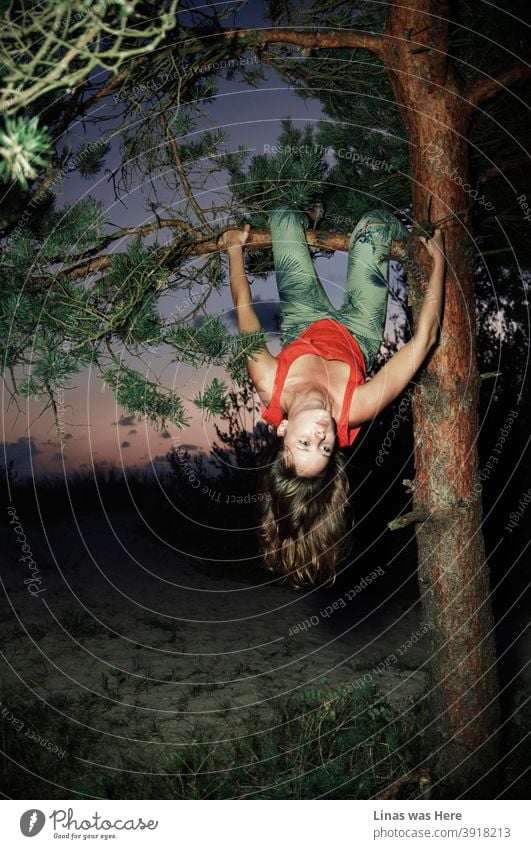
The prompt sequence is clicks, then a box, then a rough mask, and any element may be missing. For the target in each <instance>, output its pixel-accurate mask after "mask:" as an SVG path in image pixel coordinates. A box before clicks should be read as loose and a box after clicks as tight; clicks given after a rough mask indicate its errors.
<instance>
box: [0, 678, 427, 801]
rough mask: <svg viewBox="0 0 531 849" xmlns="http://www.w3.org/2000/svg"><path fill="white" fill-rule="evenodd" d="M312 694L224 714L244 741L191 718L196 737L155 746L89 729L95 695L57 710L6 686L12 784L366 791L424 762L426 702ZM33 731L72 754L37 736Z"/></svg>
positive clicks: (173, 792) (205, 792)
mask: <svg viewBox="0 0 531 849" xmlns="http://www.w3.org/2000/svg"><path fill="white" fill-rule="evenodd" d="M302 695H303V698H301V694H299V695H298V697H297V698H295V697H294V696H293V697H289V698H284V699H282V700H277V701H276V702H275V703H274V704H273V705H272V706H271V711H272V715H271V711H270V714H269V718H268V721H267V722H264V717H263V716H261V715H260V711H259V710H250V711H248V712H247V714H246V715H245V716H244V717H239V721H241V723H242V724H241V725H239V726H238V727H236V726H235V725H233V726H231V725H230V724H229V723H230V717H227V718H226V719H225V721H224V722H222V721H221V717H220V716H219V715H218V717H217V719H218V727H217V728H216V731H217V736H218V737H219V738H230V737H233V738H237V739H233V740H227V741H226V742H219V741H218V742H215V741H214V738H213V736H212V735H213V732H212V726H211V727H210V731H209V733H208V734H207V732H206V731H205V728H204V727H202V726H201V725H200V724H199V723H197V722H196V723H194V724H190V726H189V735H188V737H187V738H186V739H187V740H189V743H188V744H184V745H183V744H181V746H177V747H176V745H175V744H174V745H173V746H168V747H166V746H162V747H161V746H151V747H150V746H149V745H146V744H144V743H141V744H138V743H137V744H134V743H131V742H130V741H129V740H127V739H125V740H124V741H119V740H117V739H116V738H113V737H109V736H108V735H106V734H101V733H99V732H98V731H96V730H92V729H91V728H90V727H87V726H90V725H94V724H95V720H94V717H95V715H96V711H95V706H96V705H97V700H96V699H95V700H94V702H93V703H92V704H89V703H88V702H87V700H84V702H83V703H79V702H76V703H74V702H73V701H68V700H67V699H66V698H65V697H61V698H60V699H59V698H56V699H55V700H51V702H50V706H47V705H46V704H44V703H43V702H40V701H38V700H28V698H27V695H26V696H25V695H23V694H22V693H19V694H18V695H17V694H14V693H11V694H7V693H4V694H3V695H2V698H1V701H2V708H3V709H7V710H8V711H9V713H5V714H4V715H3V717H2V722H1V724H0V730H1V734H2V749H3V753H4V757H3V764H2V784H3V787H4V792H6V793H8V794H9V796H10V797H11V798H20V799H22V798H44V799H47V798H64V797H65V795H67V796H69V797H73V798H86V797H96V798H105V799H244V798H249V799H316V798H329V799H366V798H370V797H371V796H373V795H375V794H377V793H378V791H379V790H380V789H382V788H384V787H386V786H387V785H389V784H390V783H391V782H392V781H394V780H395V779H397V778H399V777H400V776H402V775H404V774H405V773H407V772H408V771H409V770H411V769H413V768H415V767H416V766H417V765H418V764H419V762H420V761H421V760H422V755H423V753H422V729H423V728H424V727H425V724H426V716H425V712H424V708H423V706H422V703H419V704H418V705H417V706H415V707H414V708H413V709H412V710H410V711H409V712H408V713H406V714H399V713H397V712H396V711H394V710H393V708H392V707H391V706H390V705H389V703H388V702H387V701H385V700H384V699H382V698H381V697H380V696H379V694H378V691H377V690H376V688H375V687H373V686H367V687H364V688H360V689H359V690H357V691H355V692H352V693H347V694H344V695H334V694H330V695H329V696H328V697H326V700H324V701H323V700H321V701H316V698H315V695H314V694H313V693H311V692H310V693H309V694H308V696H307V698H306V699H305V698H304V694H302ZM54 707H55V708H57V709H58V710H54V709H53V708H54ZM59 711H60V712H59ZM11 715H12V716H14V717H16V718H17V720H18V723H19V724H20V722H22V723H23V725H24V728H23V729H22V730H19V729H18V728H17V727H16V725H15V723H14V722H13V720H11V719H10V718H9V717H10V716H11ZM71 716H73V717H75V718H76V719H77V720H78V723H81V724H78V723H75V722H73V721H72V720H71V719H70V718H69V717H71ZM100 721H101V720H100ZM183 721H184V722H190V721H189V720H183ZM83 723H86V725H85V724H83ZM150 725H156V720H155V722H154V721H153V718H150V719H146V720H145V727H144V728H142V729H140V728H135V729H132V728H131V729H129V728H126V729H123V730H122V729H120V730H121V731H122V733H123V734H124V737H125V738H127V737H128V736H131V737H136V738H137V739H146V740H149V739H153V737H152V735H151V734H150V733H149V731H148V726H150ZM266 725H267V726H269V727H268V728H266V730H264V732H263V733H257V731H256V729H260V728H265V726H266ZM101 727H102V728H103V727H104V726H101ZM26 728H31V729H33V730H34V731H35V732H36V733H38V734H39V735H40V736H41V737H46V738H48V740H50V741H53V743H54V744H55V745H56V746H58V747H59V749H60V750H64V752H65V755H64V756H63V757H58V755H57V754H52V753H51V751H49V750H48V749H47V748H45V747H43V746H42V745H40V744H39V743H38V742H35V740H33V739H28V737H27V736H26V733H25V729H26ZM105 730H107V731H109V732H114V733H117V730H118V729H117V728H108V729H105ZM179 739H183V738H182V737H181V738H179ZM176 741H177V738H175V742H176ZM168 752H172V754H168ZM87 761H92V762H93V763H92V764H89V763H87ZM97 764H105V766H104V767H103V766H98V765H97ZM65 791H66V793H65ZM408 792H409V793H410V794H412V795H414V792H415V790H414V788H413V790H409V791H407V790H406V791H405V794H404V798H407V797H408Z"/></svg>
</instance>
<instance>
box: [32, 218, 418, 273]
mask: <svg viewBox="0 0 531 849" xmlns="http://www.w3.org/2000/svg"><path fill="white" fill-rule="evenodd" d="M161 225H162V226H163V227H175V226H178V225H177V224H175V223H173V222H172V219H161ZM149 228H151V230H150V229H149ZM124 229H125V230H127V235H137V234H140V235H142V234H144V233H147V232H152V231H153V230H156V229H158V227H157V226H156V225H150V224H144V225H142V226H141V227H127V228H124ZM191 229H193V228H191ZM229 229H231V227H225V228H224V230H229ZM222 232H223V231H222ZM305 233H306V241H307V243H308V244H309V245H310V247H312V248H322V249H323V250H327V251H347V250H348V244H349V239H350V234H348V233H337V232H327V231H325V230H311V229H308V230H306V231H305ZM115 236H116V234H115ZM115 236H114V237H113V238H115ZM271 244H272V240H271V230H266V229H256V230H252V231H251V233H250V234H249V239H248V241H247V243H246V245H245V247H246V249H250V250H252V251H256V250H263V249H264V248H269V247H271ZM219 251H220V247H219V245H218V243H217V240H215V239H208V240H205V238H204V237H203V238H202V239H200V240H198V241H196V242H193V243H192V244H189V245H186V244H183V246H182V250H181V251H180V256H181V257H188V256H206V255H208V254H214V253H218V252H219ZM403 252H404V244H403V243H402V242H393V243H392V245H391V256H392V257H396V258H397V259H399V257H400V256H402V255H403ZM112 256H116V254H113V255H111V254H105V255H103V256H97V257H94V258H93V259H91V260H89V262H79V263H76V264H75V265H73V266H71V267H70V268H68V269H66V270H64V271H63V272H62V273H63V274H64V275H65V276H66V277H68V278H69V279H70V280H76V279H79V278H81V277H87V276H88V275H90V274H96V273H98V272H100V271H105V270H106V269H107V268H110V266H111V259H112ZM34 279H35V278H34Z"/></svg>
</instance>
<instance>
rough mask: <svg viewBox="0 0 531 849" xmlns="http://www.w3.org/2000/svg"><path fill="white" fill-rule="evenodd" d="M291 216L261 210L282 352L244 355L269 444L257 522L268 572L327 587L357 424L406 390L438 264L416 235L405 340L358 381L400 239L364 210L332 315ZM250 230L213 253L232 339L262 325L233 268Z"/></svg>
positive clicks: (344, 540) (228, 236)
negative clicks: (220, 255)
mask: <svg viewBox="0 0 531 849" xmlns="http://www.w3.org/2000/svg"><path fill="white" fill-rule="evenodd" d="M307 224H308V221H307V218H306V216H305V214H304V213H302V212H300V211H298V210H292V209H286V208H277V209H275V210H273V211H272V212H271V213H270V227H271V235H272V241H273V258H274V264H275V274H276V279H277V285H278V292H279V296H280V306H281V341H282V350H281V352H280V354H279V355H278V356H277V357H275V356H273V355H272V354H271V353H270V351H269V350H268V348H267V347H264V348H262V349H261V350H260V351H259V352H258V353H255V354H253V357H252V358H248V360H247V368H248V371H249V375H250V377H251V380H252V382H253V384H254V386H255V388H256V391H257V392H258V395H259V396H260V399H261V401H262V403H263V405H264V406H263V410H262V415H263V418H264V419H265V420H266V421H267V422H269V423H270V425H272V426H273V427H274V428H275V432H276V437H275V438H274V441H273V443H272V445H271V448H270V450H269V451H268V456H267V458H266V462H265V472H264V488H266V489H267V491H268V492H269V495H270V498H269V499H267V500H266V501H265V502H264V503H265V505H266V506H265V508H264V514H263V517H262V535H261V536H262V546H263V553H264V559H265V565H266V568H267V569H269V570H270V571H274V572H276V573H280V574H282V575H283V576H284V578H285V579H286V580H287V581H288V582H289V583H290V584H291V585H292V586H302V585H304V584H320V583H322V582H323V581H329V580H332V581H333V580H334V577H335V574H336V569H337V566H338V564H339V563H340V561H341V559H342V558H343V557H344V556H345V555H346V553H347V551H348V545H349V533H350V529H351V522H350V520H349V488H348V481H347V475H346V471H345V461H344V458H343V456H342V454H341V453H340V451H338V449H339V448H344V447H346V446H348V445H352V443H353V442H354V440H355V439H356V437H357V435H358V433H359V431H360V427H361V425H362V424H363V422H366V421H369V420H370V419H373V418H374V417H375V416H377V415H378V413H379V412H380V411H381V410H383V408H384V407H386V406H387V404H390V403H391V402H392V401H393V400H394V399H395V398H396V397H397V396H398V395H399V394H400V393H401V392H402V391H403V389H404V388H405V387H406V386H407V384H408V383H409V381H410V380H411V379H412V377H413V376H414V374H415V373H416V371H417V370H418V369H419V368H420V366H421V365H422V363H423V362H424V360H425V359H426V356H427V355H428V353H429V351H430V350H431V349H432V348H433V346H434V345H435V344H436V341H437V335H438V330H439V326H440V322H441V317H442V309H443V289H444V273H445V259H444V254H443V238H442V234H441V232H440V231H439V230H436V231H435V234H434V236H433V238H431V239H425V238H423V237H420V238H421V241H422V243H423V245H424V246H425V248H426V249H427V251H428V253H429V254H430V257H431V259H432V270H431V275H430V278H429V282H428V285H427V288H426V291H425V296H424V301H423V304H422V307H421V309H420V312H419V316H418V321H417V327H416V330H415V334H414V336H413V337H412V339H410V341H409V342H408V343H407V344H406V345H404V346H403V347H402V348H401V349H400V350H399V351H398V353H396V354H395V355H394V356H393V357H392V358H391V359H390V360H389V361H388V362H387V363H386V365H385V366H383V368H381V369H380V370H379V372H378V373H377V374H376V376H375V377H373V378H372V379H371V380H369V381H367V382H366V381H365V378H366V374H367V372H368V371H369V369H370V368H371V366H372V364H373V361H374V358H375V356H376V354H377V353H378V349H379V347H380V345H381V342H382V337H383V331H384V326H385V317H386V310H387V298H388V271H389V254H390V249H391V243H392V242H393V241H404V240H406V239H408V238H409V233H408V231H407V230H406V229H405V228H404V227H403V225H402V224H400V222H399V221H398V220H397V219H396V218H395V217H394V216H393V215H391V214H390V213H388V212H385V211H374V212H369V213H367V214H366V215H365V216H364V217H363V218H362V219H361V221H359V222H358V224H357V225H356V228H355V229H354V231H353V233H352V235H351V237H350V244H349V257H348V271H347V282H346V286H345V298H344V302H343V306H342V307H341V309H335V308H334V307H333V306H332V304H331V303H330V301H329V299H328V297H327V295H326V293H325V291H324V289H323V287H322V285H321V281H320V280H319V278H318V276H317V273H316V271H315V268H314V266H313V262H312V258H311V255H310V252H309V249H308V245H307V242H306V236H305V232H304V227H305V225H306V226H307ZM248 235H249V226H248V225H247V226H246V227H245V228H243V229H241V230H228V231H226V232H225V233H224V234H223V236H222V237H221V238H220V246H221V247H222V248H226V250H227V253H228V256H229V268H230V281H231V292H232V298H233V301H234V306H235V309H236V313H237V318H238V327H239V330H240V331H241V332H244V331H247V332H253V331H257V330H260V329H261V328H260V322H259V320H258V317H257V315H256V312H255V310H254V308H253V303H252V296H251V291H250V287H249V282H248V280H247V276H246V273H245V269H244V264H243V247H244V245H245V243H246V241H247V239H248Z"/></svg>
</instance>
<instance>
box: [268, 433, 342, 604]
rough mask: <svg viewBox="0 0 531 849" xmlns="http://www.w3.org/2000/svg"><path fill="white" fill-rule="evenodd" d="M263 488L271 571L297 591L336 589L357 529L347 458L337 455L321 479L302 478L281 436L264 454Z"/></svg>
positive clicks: (335, 453)
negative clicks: (288, 461) (353, 530)
mask: <svg viewBox="0 0 531 849" xmlns="http://www.w3.org/2000/svg"><path fill="white" fill-rule="evenodd" d="M262 485H263V487H264V490H265V491H266V492H267V493H268V498H267V499H266V500H265V501H264V502H263V511H262V530H261V541H262V552H263V556H264V562H265V567H266V569H267V570H268V571H270V572H275V573H277V574H279V575H281V576H282V577H283V579H284V581H285V582H286V583H288V584H290V585H291V586H293V587H302V586H306V585H308V584H309V585H312V586H316V585H318V584H323V583H330V585H332V584H333V583H334V581H335V576H336V570H337V567H338V565H339V563H340V562H341V560H342V559H343V558H344V557H345V556H346V554H347V552H348V549H349V544H350V530H351V527H352V521H351V511H350V505H349V484H348V478H347V474H346V470H345V460H344V457H343V455H342V454H341V453H339V452H338V451H337V450H336V451H334V453H333V454H332V456H331V457H330V460H329V461H328V463H327V465H326V468H325V470H324V471H323V472H322V473H321V474H320V475H317V476H315V477H302V476H300V475H298V474H297V472H296V471H295V469H293V468H292V467H291V466H290V465H288V464H286V462H285V457H284V440H283V439H282V438H280V437H275V438H274V440H273V442H272V443H271V445H270V446H269V447H268V448H267V449H266V452H265V455H264V471H263V473H262Z"/></svg>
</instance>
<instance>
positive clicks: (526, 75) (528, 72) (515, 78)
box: [465, 64, 531, 109]
mask: <svg viewBox="0 0 531 849" xmlns="http://www.w3.org/2000/svg"><path fill="white" fill-rule="evenodd" d="M529 79H531V65H527V64H526V65H524V64H521V65H514V66H513V67H512V68H506V69H505V70H503V71H500V72H499V73H498V74H495V75H494V76H493V77H489V76H485V77H483V78H482V79H480V80H476V82H474V83H472V84H471V85H469V86H468V89H467V91H466V92H465V100H466V101H468V104H469V106H470V108H471V109H472V108H474V107H477V106H481V105H482V104H483V103H487V101H489V100H492V98H493V97H496V96H497V95H499V94H502V92H504V91H507V90H508V89H511V88H515V87H516V86H519V85H523V83H525V82H526V81H527V80H529Z"/></svg>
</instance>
